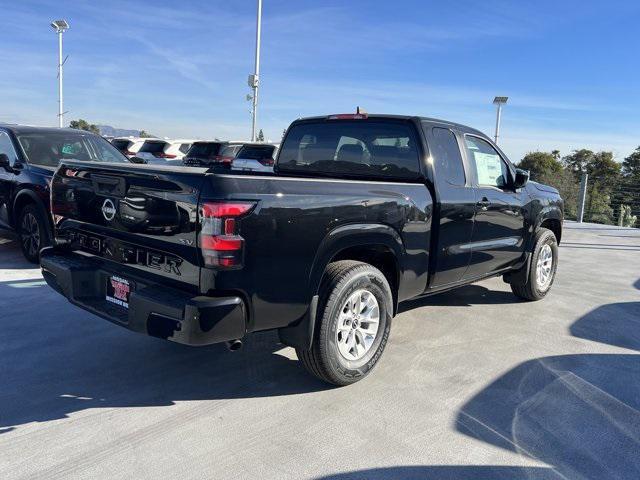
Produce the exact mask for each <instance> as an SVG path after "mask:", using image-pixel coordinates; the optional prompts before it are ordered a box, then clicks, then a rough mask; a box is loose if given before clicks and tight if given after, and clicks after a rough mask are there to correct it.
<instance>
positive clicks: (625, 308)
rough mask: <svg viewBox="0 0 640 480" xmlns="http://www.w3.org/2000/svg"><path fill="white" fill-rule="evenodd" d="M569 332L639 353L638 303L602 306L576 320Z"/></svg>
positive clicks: (639, 307) (639, 326) (639, 308)
mask: <svg viewBox="0 0 640 480" xmlns="http://www.w3.org/2000/svg"><path fill="white" fill-rule="evenodd" d="M636 284H637V282H636ZM569 330H570V332H571V334H572V335H573V336H574V337H579V338H584V339H586V340H593V341H594V342H601V343H606V344H608V345H615V346H617V347H623V348H630V349H633V350H638V351H640V302H624V303H610V304H608V305H603V306H601V307H598V308H596V309H595V310H593V311H591V312H589V313H588V314H587V315H585V316H584V317H581V318H580V319H578V320H576V321H575V323H573V325H571V327H570V328H569ZM638 380H639V381H640V379H638Z"/></svg>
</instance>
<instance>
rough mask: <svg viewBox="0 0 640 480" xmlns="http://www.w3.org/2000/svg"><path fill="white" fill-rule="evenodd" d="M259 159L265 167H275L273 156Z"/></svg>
mask: <svg viewBox="0 0 640 480" xmlns="http://www.w3.org/2000/svg"><path fill="white" fill-rule="evenodd" d="M258 161H259V162H260V163H261V164H262V165H264V166H265V167H273V158H270V157H269V158H261V159H260V160H258Z"/></svg>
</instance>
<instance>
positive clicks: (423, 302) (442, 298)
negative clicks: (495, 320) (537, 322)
mask: <svg viewBox="0 0 640 480" xmlns="http://www.w3.org/2000/svg"><path fill="white" fill-rule="evenodd" d="M520 302H521V300H519V299H518V297H516V296H515V295H514V294H513V293H511V292H504V291H500V290H489V289H488V288H486V287H483V286H480V285H466V286H464V287H459V288H456V289H455V290H451V291H448V292H444V293H440V294H438V295H432V296H427V297H420V298H417V299H414V300H409V301H406V302H403V303H401V304H400V306H399V312H398V313H402V312H406V311H407V310H412V309H414V308H419V307H425V306H428V305H435V306H443V307H471V306H473V305H502V304H507V303H520Z"/></svg>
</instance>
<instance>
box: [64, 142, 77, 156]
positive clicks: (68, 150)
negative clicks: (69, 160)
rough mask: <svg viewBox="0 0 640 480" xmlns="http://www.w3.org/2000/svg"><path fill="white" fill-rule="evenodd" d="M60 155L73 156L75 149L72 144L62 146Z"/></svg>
mask: <svg viewBox="0 0 640 480" xmlns="http://www.w3.org/2000/svg"><path fill="white" fill-rule="evenodd" d="M62 153H64V154H65V155H73V154H75V153H76V147H75V145H74V144H73V143H65V144H64V145H62Z"/></svg>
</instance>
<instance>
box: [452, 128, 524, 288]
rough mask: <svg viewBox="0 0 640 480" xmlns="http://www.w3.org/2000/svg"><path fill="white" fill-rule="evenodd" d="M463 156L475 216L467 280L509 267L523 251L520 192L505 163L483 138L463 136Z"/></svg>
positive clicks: (522, 214)
mask: <svg viewBox="0 0 640 480" xmlns="http://www.w3.org/2000/svg"><path fill="white" fill-rule="evenodd" d="M464 139H465V153H466V156H467V162H468V164H469V165H470V166H471V171H472V174H473V176H474V179H473V181H474V186H475V194H476V214H475V222H474V229H473V237H472V240H471V250H472V254H471V263H470V265H469V270H468V272H467V274H466V276H467V277H468V278H474V277H478V276H481V275H483V274H485V273H490V272H494V271H497V270H500V269H503V268H506V267H509V266H510V265H512V264H513V263H515V262H516V261H517V260H519V259H520V258H521V257H522V254H523V251H524V240H523V239H524V233H525V215H524V212H523V204H524V202H523V195H526V193H524V192H523V191H517V190H516V189H514V188H513V186H512V185H513V172H512V169H511V167H510V165H509V164H508V163H507V161H506V160H505V159H504V158H502V156H501V155H500V153H499V152H498V151H497V150H496V149H495V148H494V147H493V146H492V145H491V143H489V142H488V141H486V140H485V139H482V138H480V137H478V136H475V135H469V134H467V135H465V136H464Z"/></svg>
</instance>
